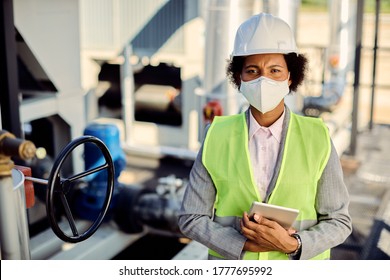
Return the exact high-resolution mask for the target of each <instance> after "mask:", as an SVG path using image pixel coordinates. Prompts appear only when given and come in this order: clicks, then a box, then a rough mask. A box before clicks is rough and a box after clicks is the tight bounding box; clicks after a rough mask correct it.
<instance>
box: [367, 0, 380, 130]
mask: <svg viewBox="0 0 390 280" xmlns="http://www.w3.org/2000/svg"><path fill="white" fill-rule="evenodd" d="M379 11H380V0H376V2H375V36H374V54H373V60H374V61H373V65H372V90H371V107H370V122H369V126H368V127H369V129H370V130H372V128H373V119H374V103H375V87H376V85H375V78H376V57H377V49H378V29H379Z"/></svg>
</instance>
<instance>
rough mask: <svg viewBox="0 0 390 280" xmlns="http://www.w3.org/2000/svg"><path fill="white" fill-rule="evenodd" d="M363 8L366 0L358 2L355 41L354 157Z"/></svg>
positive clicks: (352, 141)
mask: <svg viewBox="0 0 390 280" xmlns="http://www.w3.org/2000/svg"><path fill="white" fill-rule="evenodd" d="M363 8H364V0H358V4H357V11H356V39H355V40H356V41H355V67H354V68H355V69H354V72H355V78H354V83H353V104H352V127H351V139H350V145H349V151H348V153H349V154H350V155H352V156H354V155H355V154H356V146H357V133H358V131H357V127H358V111H359V110H358V107H359V83H360V58H361V49H362V28H363Z"/></svg>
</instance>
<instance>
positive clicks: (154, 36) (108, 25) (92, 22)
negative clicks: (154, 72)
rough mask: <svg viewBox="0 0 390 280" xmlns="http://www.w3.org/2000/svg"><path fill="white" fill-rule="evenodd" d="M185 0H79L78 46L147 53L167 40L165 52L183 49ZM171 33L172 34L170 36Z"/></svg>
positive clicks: (149, 53)
mask: <svg viewBox="0 0 390 280" xmlns="http://www.w3.org/2000/svg"><path fill="white" fill-rule="evenodd" d="M186 2H187V0H143V1H139V0H80V26H81V48H82V49H84V50H102V51H104V50H108V51H112V50H116V51H117V52H120V51H121V50H122V49H123V47H124V45H125V43H126V42H129V41H131V42H132V45H133V51H134V53H136V54H139V55H140V56H143V55H147V56H151V55H153V54H154V53H155V52H157V51H158V50H159V49H160V48H161V47H162V46H163V45H164V44H165V43H166V42H167V41H168V40H171V42H170V44H169V47H168V48H164V51H167V52H183V49H184V37H183V36H184V34H183V29H182V28H180V27H181V26H183V24H184V23H185V21H186V19H185V13H186V10H185V9H186V7H185V6H186ZM173 35H174V36H173Z"/></svg>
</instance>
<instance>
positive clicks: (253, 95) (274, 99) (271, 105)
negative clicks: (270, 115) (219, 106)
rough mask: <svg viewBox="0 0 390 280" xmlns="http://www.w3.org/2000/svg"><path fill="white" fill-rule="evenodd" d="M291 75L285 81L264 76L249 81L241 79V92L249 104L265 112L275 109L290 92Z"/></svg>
mask: <svg viewBox="0 0 390 280" xmlns="http://www.w3.org/2000/svg"><path fill="white" fill-rule="evenodd" d="M289 77H290V73H289V75H288V78H287V79H286V80H284V81H275V80H272V79H270V78H267V77H263V76H261V77H259V78H257V79H255V80H252V81H248V82H244V81H242V80H241V86H240V92H241V93H242V94H243V95H244V96H245V98H246V99H247V100H248V102H249V104H251V105H252V106H253V107H255V108H256V109H257V110H259V111H260V112H262V113H263V114H264V113H267V112H269V111H272V110H273V109H275V107H276V106H277V105H278V104H279V103H280V101H281V100H282V99H283V98H284V97H285V96H286V95H287V94H288V93H289V92H290V88H289V86H288V79H289Z"/></svg>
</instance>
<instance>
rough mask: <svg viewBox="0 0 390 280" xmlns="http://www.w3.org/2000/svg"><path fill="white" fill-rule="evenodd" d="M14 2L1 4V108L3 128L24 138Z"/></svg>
mask: <svg viewBox="0 0 390 280" xmlns="http://www.w3.org/2000/svg"><path fill="white" fill-rule="evenodd" d="M13 15H14V11H13V3H12V0H3V1H2V2H1V4H0V61H1V63H0V104H1V105H0V106H1V121H2V128H3V129H5V130H8V131H9V132H11V133H12V134H14V135H15V136H16V137H17V138H21V137H22V128H21V123H20V117H19V98H18V95H19V82H18V69H17V59H16V41H15V34H16V31H15V26H14V16H13Z"/></svg>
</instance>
